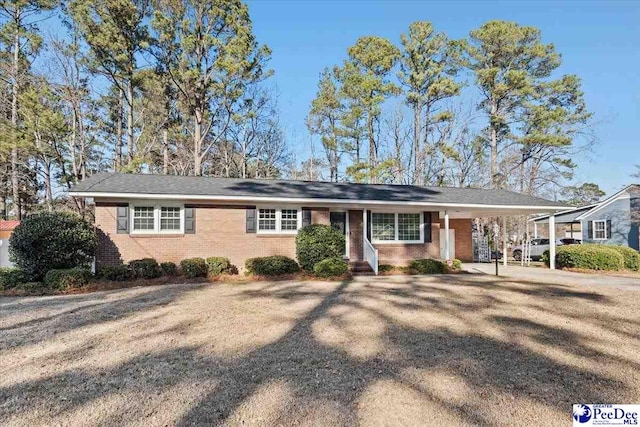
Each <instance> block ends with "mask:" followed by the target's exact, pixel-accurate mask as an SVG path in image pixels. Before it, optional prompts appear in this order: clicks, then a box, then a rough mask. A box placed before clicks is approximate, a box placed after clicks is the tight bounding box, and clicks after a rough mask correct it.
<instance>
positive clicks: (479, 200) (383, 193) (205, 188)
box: [71, 173, 566, 209]
mask: <svg viewBox="0 0 640 427" xmlns="http://www.w3.org/2000/svg"><path fill="white" fill-rule="evenodd" d="M71 193H72V195H78V196H82V195H83V194H91V195H92V196H98V195H99V193H123V194H131V195H132V196H134V195H135V194H158V195H160V194H162V195H174V196H185V198H188V196H218V197H224V196H234V197H236V198H237V197H247V198H248V199H251V198H253V197H285V198H296V199H317V200H319V201H320V200H323V199H324V200H327V199H334V200H336V199H337V200H345V201H348V200H359V201H361V200H367V201H391V202H422V203H435V204H441V203H442V204H460V205H503V206H539V207H549V208H555V209H558V208H562V207H564V208H565V209H566V206H563V205H562V204H560V203H557V202H553V201H550V200H546V199H541V198H538V197H531V196H526V195H524V194H519V193H514V192H512V191H507V190H486V189H476V188H453V187H419V186H414V185H389V184H355V183H348V182H315V181H287V180H275V179H273V180H271V179H240V178H215V177H196V176H176V175H152V174H123V173H99V174H96V175H93V176H91V177H90V178H87V179H85V180H84V181H82V182H80V183H79V184H78V185H76V186H75V187H73V188H72V189H71Z"/></svg>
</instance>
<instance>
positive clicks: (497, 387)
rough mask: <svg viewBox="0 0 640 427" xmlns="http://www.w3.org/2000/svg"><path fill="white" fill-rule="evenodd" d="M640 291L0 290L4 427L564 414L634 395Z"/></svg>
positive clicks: (427, 287)
mask: <svg viewBox="0 0 640 427" xmlns="http://www.w3.org/2000/svg"><path fill="white" fill-rule="evenodd" d="M639 303H640V291H638V290H631V289H616V288H614V287H598V286H591V285H582V286H578V285H560V284H548V283H535V282H525V281H515V280H513V279H511V280H510V279H495V278H493V277H491V276H482V275H441V276H427V277H420V278H417V277H412V276H389V277H360V278H356V279H354V280H353V281H347V280H345V281H342V282H327V281H283V282H266V281H265V282H249V283H213V284H210V283H194V284H180V285H170V284H166V285H161V286H148V287H138V288H131V289H123V290H116V291H108V292H97V293H91V294H84V295H67V296H55V297H19V298H17V297H13V298H2V299H0V370H1V375H0V419H2V420H3V424H6V425H52V424H56V425H57V424H62V425H98V424H107V425H125V424H126V425H194V424H195V425H212V424H220V423H227V424H231V425H242V424H243V423H244V425H298V424H302V425H354V424H358V423H359V424H363V425H388V424H393V425H424V424H431V425H451V424H466V425H478V424H485V425H486V424H489V425H496V424H500V425H539V424H541V423H544V424H549V425H566V424H567V423H568V422H570V415H571V404H572V403H577V402H585V403H591V402H603V403H606V402H617V403H632V402H635V401H637V397H638V396H640V374H639V372H640V355H639V353H638V351H637V349H638V348H640V336H639V334H638V330H639V328H640V316H639V315H638V310H637V307H638V304H639Z"/></svg>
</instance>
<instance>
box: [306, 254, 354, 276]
mask: <svg viewBox="0 0 640 427" xmlns="http://www.w3.org/2000/svg"><path fill="white" fill-rule="evenodd" d="M348 272H349V265H348V264H347V263H346V262H345V260H343V259H342V258H327V259H324V260H322V261H320V262H319V263H317V264H316V265H314V266H313V274H315V275H316V276H318V277H338V276H344V275H345V274H347V273H348Z"/></svg>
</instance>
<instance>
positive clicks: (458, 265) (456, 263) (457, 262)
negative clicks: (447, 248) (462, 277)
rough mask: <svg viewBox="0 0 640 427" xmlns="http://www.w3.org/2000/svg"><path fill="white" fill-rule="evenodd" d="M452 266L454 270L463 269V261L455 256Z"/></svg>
mask: <svg viewBox="0 0 640 427" xmlns="http://www.w3.org/2000/svg"><path fill="white" fill-rule="evenodd" d="M451 268H452V269H453V270H461V269H462V261H460V260H459V259H458V258H455V259H454V260H453V262H452V263H451Z"/></svg>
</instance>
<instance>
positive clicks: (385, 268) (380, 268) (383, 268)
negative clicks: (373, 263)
mask: <svg viewBox="0 0 640 427" xmlns="http://www.w3.org/2000/svg"><path fill="white" fill-rule="evenodd" d="M394 268H395V267H394V266H393V265H391V264H380V265H379V266H378V272H379V273H386V272H388V271H391V270H393V269H394Z"/></svg>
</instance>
